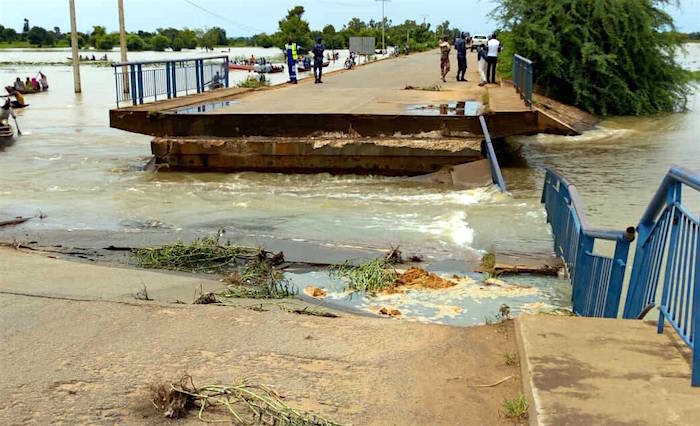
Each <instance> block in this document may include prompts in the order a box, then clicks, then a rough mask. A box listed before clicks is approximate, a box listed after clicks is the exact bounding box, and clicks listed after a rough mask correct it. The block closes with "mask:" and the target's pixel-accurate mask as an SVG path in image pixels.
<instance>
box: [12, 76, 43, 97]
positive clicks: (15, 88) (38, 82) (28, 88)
mask: <svg viewBox="0 0 700 426" xmlns="http://www.w3.org/2000/svg"><path fill="white" fill-rule="evenodd" d="M48 88H49V81H48V80H47V78H46V75H45V74H44V73H42V72H41V71H39V78H38V79H37V78H36V77H32V78H31V79H30V78H29V77H27V79H26V81H24V82H23V81H22V79H21V78H19V77H17V78H16V79H15V82H14V83H13V84H12V86H7V87H6V89H7V91H8V92H10V94H12V92H20V93H27V92H43V91H45V90H48Z"/></svg>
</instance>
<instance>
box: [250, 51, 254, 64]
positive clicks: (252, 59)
mask: <svg viewBox="0 0 700 426" xmlns="http://www.w3.org/2000/svg"><path fill="white" fill-rule="evenodd" d="M250 65H255V55H254V54H252V53H251V54H250Z"/></svg>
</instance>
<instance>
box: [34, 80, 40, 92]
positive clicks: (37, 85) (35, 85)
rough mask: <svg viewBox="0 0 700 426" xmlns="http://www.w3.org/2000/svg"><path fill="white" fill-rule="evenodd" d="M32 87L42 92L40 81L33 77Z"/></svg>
mask: <svg viewBox="0 0 700 426" xmlns="http://www.w3.org/2000/svg"><path fill="white" fill-rule="evenodd" d="M32 87H33V88H34V90H35V91H37V92H38V91H39V90H41V87H40V86H39V80H37V79H36V77H32Z"/></svg>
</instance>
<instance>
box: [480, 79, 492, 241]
mask: <svg viewBox="0 0 700 426" xmlns="http://www.w3.org/2000/svg"><path fill="white" fill-rule="evenodd" d="M490 101H491V98H489V92H488V90H487V91H485V92H484V94H483V95H481V105H483V106H484V109H485V110H488V109H490ZM492 254H493V253H492Z"/></svg>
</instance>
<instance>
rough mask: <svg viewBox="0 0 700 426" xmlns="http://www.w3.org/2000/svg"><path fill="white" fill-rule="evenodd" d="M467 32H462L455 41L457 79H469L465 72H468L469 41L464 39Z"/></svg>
mask: <svg viewBox="0 0 700 426" xmlns="http://www.w3.org/2000/svg"><path fill="white" fill-rule="evenodd" d="M464 38H465V34H464V33H462V34H461V35H460V37H459V38H458V39H457V41H456V42H455V50H456V51H457V81H467V80H466V79H465V78H464V74H466V72H467V42H466V41H465V40H464Z"/></svg>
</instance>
